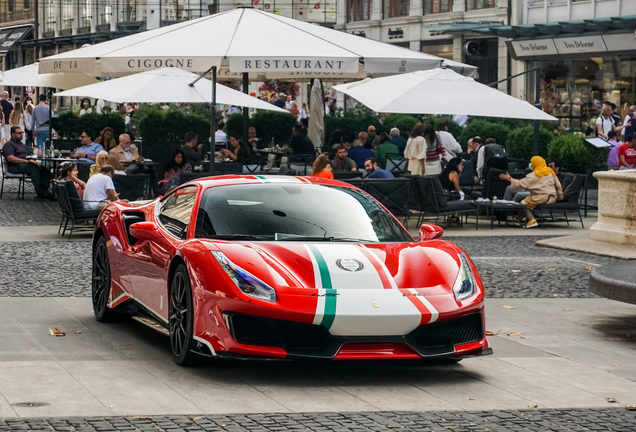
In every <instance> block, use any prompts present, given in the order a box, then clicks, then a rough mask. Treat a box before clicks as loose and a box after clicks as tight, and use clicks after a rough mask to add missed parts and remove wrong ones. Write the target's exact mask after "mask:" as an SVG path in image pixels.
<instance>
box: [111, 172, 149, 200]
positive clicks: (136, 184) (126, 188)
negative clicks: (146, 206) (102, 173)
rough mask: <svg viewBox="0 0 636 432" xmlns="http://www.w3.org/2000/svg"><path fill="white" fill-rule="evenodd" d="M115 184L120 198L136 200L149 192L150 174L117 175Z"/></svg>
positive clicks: (114, 179) (114, 180)
mask: <svg viewBox="0 0 636 432" xmlns="http://www.w3.org/2000/svg"><path fill="white" fill-rule="evenodd" d="M113 184H114V185H115V190H116V191H117V193H118V194H119V199H122V200H123V199H126V200H128V201H136V200H138V199H140V198H144V197H145V195H146V193H147V192H148V174H130V175H115V176H114V177H113Z"/></svg>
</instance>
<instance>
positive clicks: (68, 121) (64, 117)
mask: <svg viewBox="0 0 636 432" xmlns="http://www.w3.org/2000/svg"><path fill="white" fill-rule="evenodd" d="M78 121H79V116H78V115H77V114H75V113H74V112H73V111H71V110H68V111H64V112H63V113H60V115H59V116H57V117H54V118H53V129H55V131H56V132H57V136H58V137H60V138H69V139H76V138H77V137H78V136H79V130H78Z"/></svg>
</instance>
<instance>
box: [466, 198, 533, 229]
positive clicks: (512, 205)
mask: <svg viewBox="0 0 636 432" xmlns="http://www.w3.org/2000/svg"><path fill="white" fill-rule="evenodd" d="M475 205H477V223H476V224H475V229H476V230H479V213H480V210H481V209H482V208H483V209H485V210H486V217H487V218H488V217H490V229H493V228H494V222H495V219H494V214H495V212H496V211H500V212H504V213H506V214H510V213H518V212H519V210H521V209H522V208H523V207H522V206H521V205H520V204H519V203H516V202H508V201H504V202H501V201H490V200H489V201H475Z"/></svg>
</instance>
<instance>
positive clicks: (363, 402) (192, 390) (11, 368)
mask: <svg viewBox="0 0 636 432" xmlns="http://www.w3.org/2000/svg"><path fill="white" fill-rule="evenodd" d="M505 306H508V307H505ZM486 325H487V327H486V328H487V329H488V330H489V331H491V332H493V333H497V334H496V335H495V336H490V337H489V338H488V340H489V343H490V344H491V346H492V348H493V350H494V355H492V356H487V357H480V358H472V359H465V360H463V361H462V362H461V363H459V364H455V365H443V364H439V363H430V362H429V363H427V362H421V361H411V362H406V361H400V362H391V361H382V362H368V361H367V362H311V361H258V360H253V361H232V360H218V361H214V362H212V364H210V365H209V366H207V367H201V368H182V367H179V366H176V365H175V364H174V363H173V362H172V359H171V354H170V347H169V340H168V338H166V337H165V336H163V335H160V334H159V333H156V332H154V331H152V330H150V329H148V328H146V327H145V326H143V325H141V324H139V323H137V322H135V321H129V322H120V323H109V324H104V323H98V322H97V321H95V319H94V317H93V314H92V307H91V302H90V300H89V299H88V298H56V299H51V298H1V299H0V326H1V327H0V328H2V329H3V331H2V332H0V347H3V350H0V418H1V417H5V418H6V417H24V418H28V417H53V416H56V417H61V418H66V417H71V416H83V417H86V416H103V415H118V416H126V415H164V414H165V415H168V414H170V415H172V414H175V415H177V414H178V415H187V414H197V415H204V414H250V413H273V412H279V413H287V414H288V413H290V412H319V411H320V412H327V413H328V412H352V411H356V412H360V413H363V412H370V411H396V410H400V411H403V410H409V411H417V412H421V411H440V410H466V411H475V410H492V409H501V410H510V409H526V408H528V407H529V406H535V405H536V406H537V407H538V408H552V409H563V408H572V407H596V408H605V407H607V406H608V405H609V404H608V402H607V398H614V399H616V401H617V403H618V404H621V405H625V404H636V349H635V348H636V345H635V344H636V306H634V305H627V304H621V303H617V302H613V301H610V300H606V299H576V298H552V299H487V301H486ZM52 327H58V328H59V329H60V330H61V331H63V332H65V333H66V336H64V337H53V336H50V335H49V329H50V328H52ZM512 332H518V333H512ZM519 333H520V334H519ZM5 348H6V349H8V350H10V351H11V352H10V353H6V350H5ZM25 402H42V403H46V404H48V405H46V406H43V407H37V408H35V407H33V408H32V407H20V406H15V405H12V404H20V403H25Z"/></svg>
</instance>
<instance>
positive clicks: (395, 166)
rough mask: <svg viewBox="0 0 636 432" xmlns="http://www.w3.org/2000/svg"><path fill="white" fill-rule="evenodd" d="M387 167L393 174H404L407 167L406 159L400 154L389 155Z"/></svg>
mask: <svg viewBox="0 0 636 432" xmlns="http://www.w3.org/2000/svg"><path fill="white" fill-rule="evenodd" d="M384 164H385V166H386V168H385V169H386V170H387V171H391V172H393V173H394V172H404V167H405V166H406V158H405V157H404V156H400V155H399V154H393V153H387V155H386V159H385V163H384Z"/></svg>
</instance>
